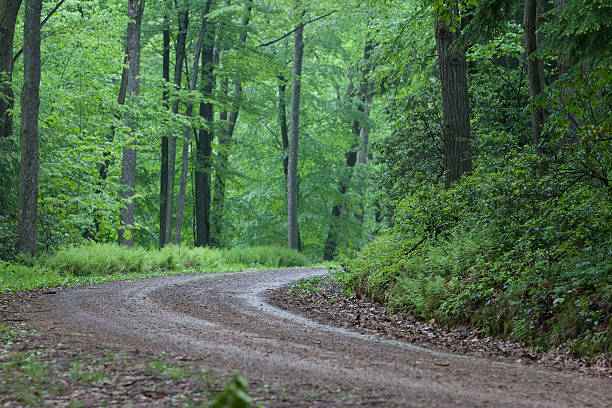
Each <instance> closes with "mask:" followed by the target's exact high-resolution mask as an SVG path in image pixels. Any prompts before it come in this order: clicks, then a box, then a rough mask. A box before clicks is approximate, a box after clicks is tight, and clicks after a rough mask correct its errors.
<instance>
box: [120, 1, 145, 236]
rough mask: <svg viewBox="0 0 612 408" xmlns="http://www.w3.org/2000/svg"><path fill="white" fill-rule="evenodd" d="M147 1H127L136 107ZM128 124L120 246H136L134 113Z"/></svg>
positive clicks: (129, 92) (131, 92)
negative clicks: (141, 39)
mask: <svg viewBox="0 0 612 408" xmlns="http://www.w3.org/2000/svg"><path fill="white" fill-rule="evenodd" d="M145 1H146V0H140V1H138V0H128V17H129V19H130V22H129V23H128V29H127V48H126V56H127V61H128V66H129V69H128V72H127V88H126V98H129V102H130V104H131V105H132V106H133V105H134V104H135V102H136V98H137V97H138V95H139V94H140V78H139V76H140V26H141V23H142V14H143V13H144V8H145ZM126 121H127V124H128V127H129V128H130V131H129V132H128V138H131V139H132V141H131V146H126V147H124V148H123V159H122V161H121V184H123V190H122V192H121V197H122V199H123V205H124V206H123V209H122V211H121V215H120V221H121V226H120V228H119V238H118V243H119V245H127V246H130V247H131V246H133V245H134V229H133V225H134V206H135V203H134V200H133V198H134V187H135V185H136V146H137V143H138V141H137V140H136V137H135V135H134V131H133V129H134V126H135V124H134V121H133V118H132V115H131V114H129V113H128V114H127V115H126Z"/></svg>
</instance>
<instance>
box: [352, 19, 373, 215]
mask: <svg viewBox="0 0 612 408" xmlns="http://www.w3.org/2000/svg"><path fill="white" fill-rule="evenodd" d="M368 25H369V23H368ZM372 48H373V46H372V42H371V41H370V39H369V38H368V39H366V43H365V46H364V48H363V64H364V67H363V69H362V75H363V78H362V83H361V86H360V94H361V95H360V98H361V111H362V113H363V115H364V116H365V121H364V122H365V123H361V124H360V129H359V134H358V136H359V154H358V157H357V161H358V163H359V164H361V165H362V166H364V167H365V165H366V164H368V144H369V139H370V125H369V123H367V121H368V120H369V118H370V111H371V109H372V99H373V95H372V84H371V83H370V81H369V80H368V75H369V72H370V69H369V68H368V65H369V62H370V54H371V52H372ZM361 170H362V171H363V170H364V169H361ZM357 177H358V179H359V189H360V195H361V197H360V202H359V213H358V214H357V215H356V218H357V220H358V221H359V223H360V224H363V221H364V220H365V205H364V202H365V194H366V186H365V182H364V180H365V178H364V175H363V174H362V173H361V172H359V173H358V174H357Z"/></svg>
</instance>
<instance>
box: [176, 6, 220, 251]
mask: <svg viewBox="0 0 612 408" xmlns="http://www.w3.org/2000/svg"><path fill="white" fill-rule="evenodd" d="M211 3H212V0H207V1H206V4H205V6H204V10H202V23H201V25H200V33H199V35H198V41H197V43H196V46H195V51H194V57H193V70H192V74H191V83H190V85H189V90H190V91H191V92H193V91H195V89H196V86H197V83H198V72H199V66H200V55H201V53H202V48H203V43H204V36H205V35H206V29H207V27H208V17H207V15H208V12H209V11H210V8H211ZM185 114H186V116H187V117H191V115H192V114H193V104H192V103H191V102H187V112H186V113H185ZM190 132H191V127H190V126H186V127H185V130H184V131H183V158H182V163H181V181H180V186H179V195H178V202H177V208H176V225H175V227H174V244H175V245H178V243H179V242H180V239H181V227H182V223H183V213H184V210H185V193H186V190H187V172H188V170H189V169H188V168H189V145H190V143H191V140H190V137H189V133H190Z"/></svg>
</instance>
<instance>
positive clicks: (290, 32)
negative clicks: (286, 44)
mask: <svg viewBox="0 0 612 408" xmlns="http://www.w3.org/2000/svg"><path fill="white" fill-rule="evenodd" d="M337 11H339V10H332V11H330V12H329V13H327V14H323V15H322V16H319V17H317V18H313V19H312V20H310V21H307V22H305V23H302V24H300V25H298V26H296V27H295V28H294V29H293V30H291V31H289V32H288V33H285V34H283V35H282V36H280V37H278V38H277V39H276V40H272V41H268V42H265V43H261V44H259V46H260V47H267V46H268V45H272V44H274V43H277V42H279V41H280V40H282V39H284V38H287V37H289V36H290V35H291V34H293V33H295V32H296V31H297V30H299V29H301V28H304V26H306V24H310V23H314V22H315V21H319V20H321V19H323V18H325V17H328V16H331V15H332V14H334V13H335V12H337Z"/></svg>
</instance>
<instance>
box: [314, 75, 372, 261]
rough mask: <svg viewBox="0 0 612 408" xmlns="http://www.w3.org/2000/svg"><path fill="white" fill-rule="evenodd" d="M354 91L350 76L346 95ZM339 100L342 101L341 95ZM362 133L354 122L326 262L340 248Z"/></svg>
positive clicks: (325, 250) (334, 212)
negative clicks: (339, 241) (347, 197)
mask: <svg viewBox="0 0 612 408" xmlns="http://www.w3.org/2000/svg"><path fill="white" fill-rule="evenodd" d="M354 91H355V87H354V85H353V79H352V75H351V74H349V86H348V89H347V91H346V94H347V95H348V96H349V97H350V96H351V95H352V94H353V92H354ZM338 100H340V95H339V94H338ZM357 110H359V111H361V106H358V107H357ZM361 131H362V127H361V126H360V124H359V121H358V120H357V119H355V120H353V143H352V146H351V148H350V149H349V151H348V152H346V153H345V157H346V169H347V170H348V174H347V176H346V177H342V175H341V177H340V180H339V183H338V193H339V198H338V200H336V202H334V206H333V207H332V213H331V215H332V218H331V222H330V224H329V229H328V230H327V239H326V240H325V247H324V248H323V260H324V261H331V260H332V259H334V254H335V253H336V248H337V246H338V237H339V233H338V229H339V227H340V216H341V215H342V210H343V209H344V207H345V206H346V203H345V198H344V196H345V195H346V192H347V191H348V187H349V183H350V181H351V178H352V177H353V169H354V167H355V164H356V163H357V161H358V158H359V157H358V156H359V154H361V152H362V151H363V150H364V149H363V146H362V144H361V137H360V136H361ZM366 158H367V156H366Z"/></svg>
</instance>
